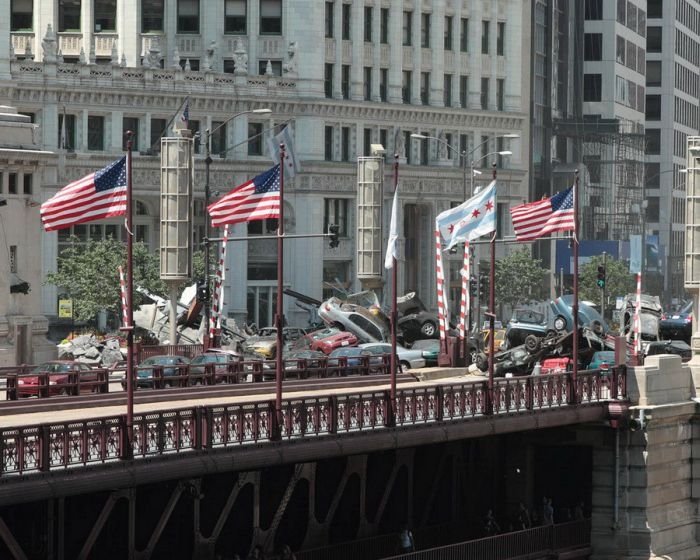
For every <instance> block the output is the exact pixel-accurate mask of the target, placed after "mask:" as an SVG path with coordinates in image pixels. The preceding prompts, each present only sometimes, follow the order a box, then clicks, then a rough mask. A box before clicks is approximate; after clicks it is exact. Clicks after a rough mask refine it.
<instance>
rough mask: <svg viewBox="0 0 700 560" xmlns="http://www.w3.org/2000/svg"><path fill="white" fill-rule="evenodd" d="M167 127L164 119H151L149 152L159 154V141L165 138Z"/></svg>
mask: <svg viewBox="0 0 700 560" xmlns="http://www.w3.org/2000/svg"><path fill="white" fill-rule="evenodd" d="M167 126H168V121H167V120H166V119H151V151H152V152H154V153H156V154H157V153H160V139H161V138H162V137H163V136H165V131H166V128H167Z"/></svg>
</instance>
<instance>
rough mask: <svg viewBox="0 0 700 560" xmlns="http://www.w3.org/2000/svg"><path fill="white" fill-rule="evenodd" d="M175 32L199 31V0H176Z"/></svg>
mask: <svg viewBox="0 0 700 560" xmlns="http://www.w3.org/2000/svg"><path fill="white" fill-rule="evenodd" d="M177 32H178V33H199V0H177Z"/></svg>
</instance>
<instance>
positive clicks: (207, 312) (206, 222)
mask: <svg viewBox="0 0 700 560" xmlns="http://www.w3.org/2000/svg"><path fill="white" fill-rule="evenodd" d="M271 112H272V110H271V109H250V110H248V111H241V112H240V113H236V114H235V115H232V116H230V117H229V118H228V119H226V120H225V121H224V122H222V123H221V124H220V125H218V126H217V127H216V128H215V129H214V130H210V129H208V128H207V129H206V131H205V134H206V138H205V146H206V154H207V157H206V158H205V159H204V163H205V164H206V173H205V180H204V208H205V210H206V208H207V206H209V196H210V190H209V170H210V168H211V162H212V159H211V135H212V134H213V133H215V132H216V131H217V130H219V129H221V128H222V127H224V126H226V125H227V124H228V123H229V122H231V121H232V120H233V119H235V118H236V117H240V116H241V115H250V114H254V115H262V114H267V113H271ZM209 258H210V254H209V219H208V218H207V217H206V216H205V220H204V285H205V286H206V288H207V291H206V293H207V294H208V297H207V298H206V299H205V300H204V348H205V349H206V348H208V347H209V343H210V341H209V322H210V320H211V289H210V287H209Z"/></svg>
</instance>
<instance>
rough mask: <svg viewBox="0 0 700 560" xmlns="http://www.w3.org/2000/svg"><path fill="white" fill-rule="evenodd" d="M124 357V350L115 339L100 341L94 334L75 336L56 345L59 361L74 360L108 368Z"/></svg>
mask: <svg viewBox="0 0 700 560" xmlns="http://www.w3.org/2000/svg"><path fill="white" fill-rule="evenodd" d="M125 357H126V348H122V347H121V342H120V340H119V339H118V338H116V337H111V338H105V339H100V338H98V337H97V336H95V335H94V334H84V335H80V336H76V337H75V338H73V339H72V340H64V341H63V342H61V343H60V344H59V345H58V358H59V359H60V360H76V361H78V362H85V363H86V364H90V365H93V366H99V367H105V368H109V367H112V366H114V365H115V364H117V363H118V362H121V361H122V360H124V359H125Z"/></svg>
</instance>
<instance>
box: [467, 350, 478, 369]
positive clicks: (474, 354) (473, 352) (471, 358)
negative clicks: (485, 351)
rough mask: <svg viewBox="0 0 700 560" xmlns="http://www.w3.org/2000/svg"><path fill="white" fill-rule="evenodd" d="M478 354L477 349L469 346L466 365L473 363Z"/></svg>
mask: <svg viewBox="0 0 700 560" xmlns="http://www.w3.org/2000/svg"><path fill="white" fill-rule="evenodd" d="M478 356H479V350H477V349H476V348H474V347H472V348H470V349H469V363H468V364H467V365H470V364H475V363H476V360H477V357H478Z"/></svg>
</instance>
